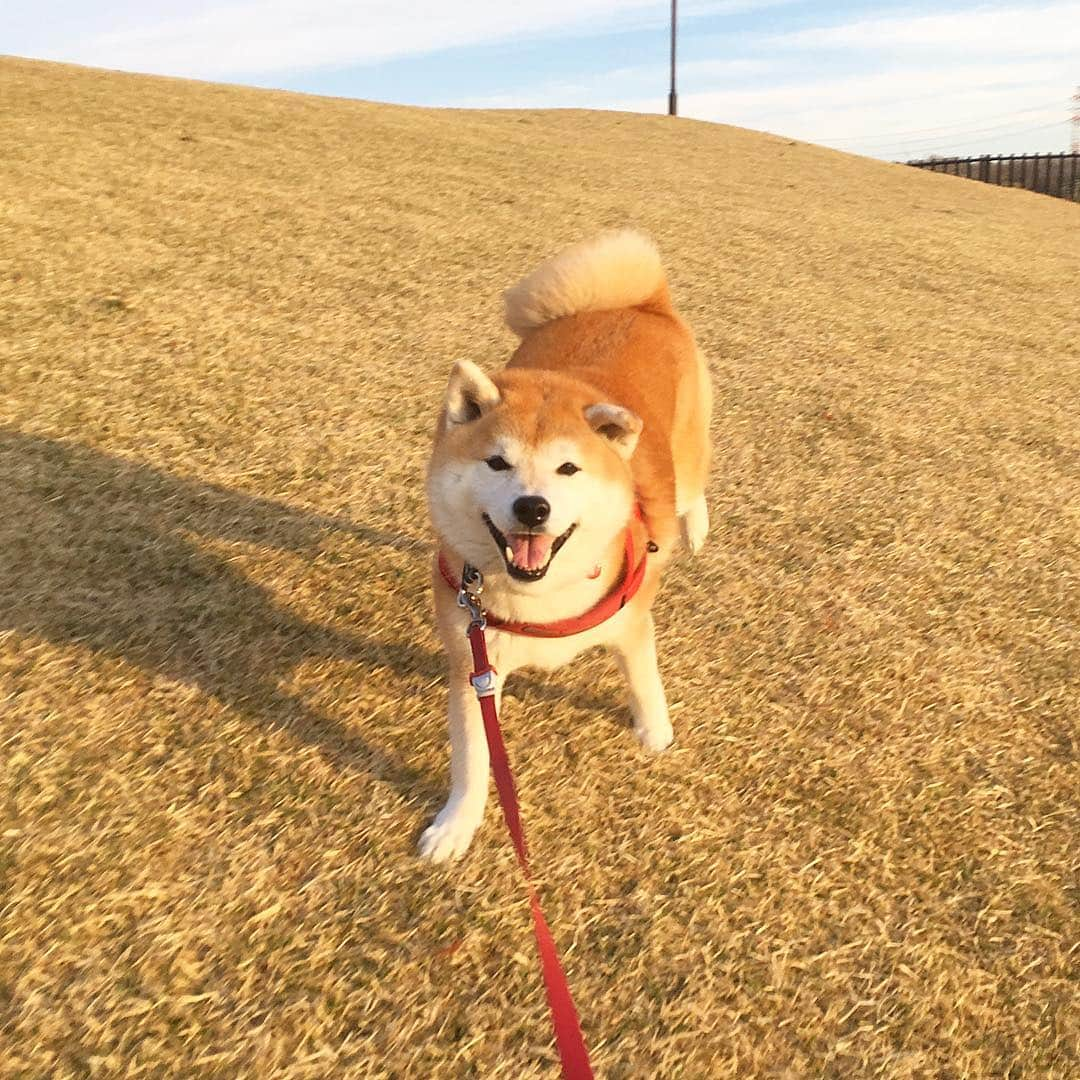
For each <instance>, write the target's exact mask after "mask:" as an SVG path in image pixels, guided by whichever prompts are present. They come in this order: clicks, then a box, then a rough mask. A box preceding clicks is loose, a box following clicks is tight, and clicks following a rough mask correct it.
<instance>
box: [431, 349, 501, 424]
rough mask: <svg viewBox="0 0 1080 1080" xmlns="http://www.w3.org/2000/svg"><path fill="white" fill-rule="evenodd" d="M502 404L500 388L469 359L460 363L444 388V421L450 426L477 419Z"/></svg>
mask: <svg viewBox="0 0 1080 1080" xmlns="http://www.w3.org/2000/svg"><path fill="white" fill-rule="evenodd" d="M500 401H502V394H500V393H499V388H498V387H497V386H496V385H495V384H494V383H493V382H492V381H491V380H490V379H489V378H488V377H487V376H486V375H485V374H484V373H483V372H482V371H481V370H480V369H479V368H478V367H477V366H476V365H475V364H474V363H472V361H470V360H459V361H458V362H457V363H456V364H455V365H454V367H453V369H452V370H451V372H450V381H449V382H448V383H447V385H446V399H445V402H444V405H445V408H446V419H447V420H448V421H449V422H450V423H451V424H468V423H470V422H471V421H473V420H479V419H480V417H481V416H483V415H484V413H486V412H487V411H488V410H489V409H493V408H495V406H496V405H498V404H499V402H500Z"/></svg>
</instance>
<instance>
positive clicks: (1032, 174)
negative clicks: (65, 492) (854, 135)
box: [907, 154, 1080, 202]
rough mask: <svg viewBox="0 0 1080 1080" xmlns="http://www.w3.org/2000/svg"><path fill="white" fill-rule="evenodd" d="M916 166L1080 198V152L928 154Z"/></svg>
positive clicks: (1068, 197)
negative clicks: (967, 156)
mask: <svg viewBox="0 0 1080 1080" xmlns="http://www.w3.org/2000/svg"><path fill="white" fill-rule="evenodd" d="M907 164H908V165H913V166H914V167H915V168H916V169H929V170H930V171H931V172H940V173H948V174H949V175H950V176H965V177H967V179H968V180H981V181H982V182H983V183H984V184H1000V185H1001V186H1002V187H1018V188H1026V189H1027V190H1028V191H1037V192H1039V193H1040V194H1041V195H1053V196H1055V197H1056V198H1058V199H1072V200H1073V201H1074V202H1080V154H1009V155H1007V156H1004V155H1003V156H1000V157H990V156H986V157H969V158H955V157H952V158H944V157H943V158H933V157H932V158H926V159H924V160H922V161H909V162H907Z"/></svg>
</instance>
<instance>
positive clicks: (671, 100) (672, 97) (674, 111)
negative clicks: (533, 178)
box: [667, 0, 1080, 117]
mask: <svg viewBox="0 0 1080 1080" xmlns="http://www.w3.org/2000/svg"><path fill="white" fill-rule="evenodd" d="M677 4H678V0H672V89H671V90H670V91H669V93H667V116H670V117H677V116H678V95H677V94H676V93H675V26H676V15H677ZM1077 94H1078V95H1080V91H1077Z"/></svg>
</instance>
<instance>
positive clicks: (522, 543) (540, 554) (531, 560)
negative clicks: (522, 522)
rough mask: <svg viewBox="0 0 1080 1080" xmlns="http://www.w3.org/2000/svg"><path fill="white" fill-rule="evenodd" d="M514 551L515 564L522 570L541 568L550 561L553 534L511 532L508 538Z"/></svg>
mask: <svg viewBox="0 0 1080 1080" xmlns="http://www.w3.org/2000/svg"><path fill="white" fill-rule="evenodd" d="M506 539H507V540H508V541H509V543H510V550H511V551H512V552H513V553H514V565H515V566H520V567H521V569H522V570H539V569H540V568H541V567H542V566H544V565H545V564H546V563H547V561H548V555H549V554H550V552H551V542H552V540H554V537H552V536H544V535H534V534H525V533H511V534H510V535H509V536H508V537H507V538H506Z"/></svg>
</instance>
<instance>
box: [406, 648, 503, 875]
mask: <svg viewBox="0 0 1080 1080" xmlns="http://www.w3.org/2000/svg"><path fill="white" fill-rule="evenodd" d="M468 670H469V669H468V668H467V667H466V668H464V669H460V668H456V669H455V670H453V671H451V675H450V709H449V712H450V797H449V798H448V799H447V800H446V805H445V806H444V807H443V808H442V810H440V811H439V813H438V816H437V817H436V818H435V820H434V822H432V824H431V825H430V826H429V827H428V828H427V829H425V830H424V833H423V835H422V836H421V837H420V857H421V858H424V859H430V860H431V861H432V862H443V861H444V860H446V859H456V858H458V856H460V855H463V854H464V853H465V850H466V849H467V848H468V846H469V843H470V841H471V840H472V838H473V833H475V832H476V830H477V829H478V828H479V826H480V822H481V821H483V819H484V804H485V803H486V802H487V793H488V766H489V760H488V748H487V739H486V738H485V737H484V721H483V717H482V716H481V714H480V703H479V702H478V701H477V700H476V692H475V691H474V690H473V688H472V685H471V684H470V682H469V675H468ZM502 684H503V680H502V679H501V678H500V677H499V676H496V682H495V706H496V708H498V706H499V704H500V702H501V700H502Z"/></svg>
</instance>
